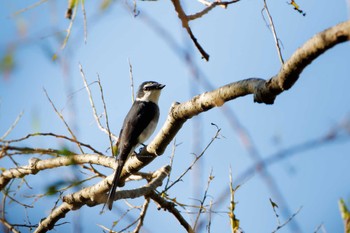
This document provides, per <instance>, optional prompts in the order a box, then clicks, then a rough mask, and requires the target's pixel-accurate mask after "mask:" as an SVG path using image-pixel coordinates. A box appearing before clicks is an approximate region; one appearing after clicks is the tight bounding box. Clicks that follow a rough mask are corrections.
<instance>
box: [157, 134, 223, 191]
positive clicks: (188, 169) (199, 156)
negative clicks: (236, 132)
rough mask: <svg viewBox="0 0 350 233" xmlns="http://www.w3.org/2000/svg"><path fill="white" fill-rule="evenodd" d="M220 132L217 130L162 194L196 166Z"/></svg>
mask: <svg viewBox="0 0 350 233" xmlns="http://www.w3.org/2000/svg"><path fill="white" fill-rule="evenodd" d="M220 131H221V129H220V128H218V129H217V131H216V133H215V135H214V137H213V138H212V139H211V140H210V142H209V143H208V145H207V146H206V147H205V148H204V150H203V151H202V152H201V153H200V154H199V155H198V156H196V158H195V159H194V161H193V162H192V164H191V165H190V166H189V167H188V168H187V169H186V170H185V171H184V172H183V173H182V174H181V175H180V176H179V177H178V178H177V179H176V180H175V181H174V182H173V183H172V184H171V185H169V186H168V187H167V188H165V189H164V191H163V193H165V192H166V191H168V190H169V189H170V188H171V187H173V186H174V185H175V184H176V183H178V182H179V181H181V179H182V177H184V176H185V175H186V174H187V172H189V171H190V170H191V169H192V167H193V166H194V165H195V164H196V162H197V161H198V160H199V159H200V158H201V157H202V156H203V155H204V154H205V152H206V151H207V149H208V148H209V147H210V146H211V144H212V143H213V142H214V141H215V140H216V139H217V138H218V137H219V135H220Z"/></svg>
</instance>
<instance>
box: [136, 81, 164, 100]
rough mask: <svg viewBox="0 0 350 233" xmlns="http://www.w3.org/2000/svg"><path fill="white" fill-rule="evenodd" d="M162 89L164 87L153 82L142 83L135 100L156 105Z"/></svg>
mask: <svg viewBox="0 0 350 233" xmlns="http://www.w3.org/2000/svg"><path fill="white" fill-rule="evenodd" d="M164 87H165V85H163V84H160V83H157V82H155V81H146V82H143V83H142V84H141V85H140V87H139V90H138V91H137V96H136V100H137V101H147V102H149V101H150V102H154V103H158V99H159V96H160V92H161V90H162V89H163V88H164Z"/></svg>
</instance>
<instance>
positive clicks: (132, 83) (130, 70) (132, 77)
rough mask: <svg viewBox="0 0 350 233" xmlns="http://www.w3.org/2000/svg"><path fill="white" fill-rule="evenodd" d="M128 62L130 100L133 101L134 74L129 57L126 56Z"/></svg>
mask: <svg viewBox="0 0 350 233" xmlns="http://www.w3.org/2000/svg"><path fill="white" fill-rule="evenodd" d="M128 63H129V77H130V86H131V100H132V102H133V103H134V101H135V91H134V75H133V73H132V64H131V62H130V59H129V58H128Z"/></svg>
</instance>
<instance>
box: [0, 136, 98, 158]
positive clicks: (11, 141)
mask: <svg viewBox="0 0 350 233" xmlns="http://www.w3.org/2000/svg"><path fill="white" fill-rule="evenodd" d="M36 136H52V137H55V138H62V139H65V140H68V141H70V142H74V143H76V144H78V145H81V146H84V147H86V148H88V149H90V150H91V151H93V152H94V153H96V154H99V155H102V153H101V152H99V151H98V150H96V149H95V148H93V147H92V146H90V145H89V144H85V143H83V142H80V141H78V140H76V139H74V138H69V137H67V136H65V135H60V134H54V133H31V134H27V135H26V136H24V137H22V138H18V139H13V140H0V141H2V142H5V143H8V144H10V143H13V142H20V141H24V140H26V139H28V138H30V137H36Z"/></svg>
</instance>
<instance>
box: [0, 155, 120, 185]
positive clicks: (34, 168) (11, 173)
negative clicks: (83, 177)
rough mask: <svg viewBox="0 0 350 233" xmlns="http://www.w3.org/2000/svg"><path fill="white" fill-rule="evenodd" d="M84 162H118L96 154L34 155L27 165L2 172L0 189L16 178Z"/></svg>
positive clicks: (102, 163)
mask: <svg viewBox="0 0 350 233" xmlns="http://www.w3.org/2000/svg"><path fill="white" fill-rule="evenodd" d="M84 163H90V164H99V165H103V166H106V167H114V165H115V163H116V162H115V159H114V158H111V157H106V156H102V155H96V154H83V155H70V156H63V157H58V158H52V159H44V160H41V159H38V158H35V157H33V158H31V159H30V160H29V164H28V165H26V166H21V167H16V168H11V169H9V170H6V171H4V172H2V173H1V174H0V190H2V189H3V188H4V187H5V186H6V185H7V184H8V182H10V180H11V179H14V178H21V177H24V176H26V175H31V174H32V175H35V174H37V173H38V172H39V171H42V170H46V169H52V168H56V167H62V166H70V165H74V164H84Z"/></svg>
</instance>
